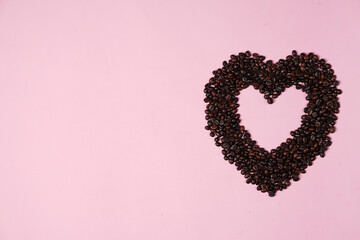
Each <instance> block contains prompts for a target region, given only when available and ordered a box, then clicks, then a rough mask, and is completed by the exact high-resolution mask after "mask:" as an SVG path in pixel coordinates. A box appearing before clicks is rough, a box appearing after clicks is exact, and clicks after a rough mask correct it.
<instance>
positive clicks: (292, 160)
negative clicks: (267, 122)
mask: <svg viewBox="0 0 360 240" xmlns="http://www.w3.org/2000/svg"><path fill="white" fill-rule="evenodd" d="M213 75H214V76H213V77H211V78H210V80H209V82H208V83H207V84H206V85H205V89H204V92H205V95H206V97H205V99H204V101H205V102H206V103H207V106H206V110H205V113H206V116H205V119H206V120H207V126H205V129H206V130H209V131H210V136H211V137H214V140H215V145H216V146H218V147H222V149H223V150H222V154H223V155H224V159H225V160H226V161H228V162H229V163H230V164H234V165H235V166H236V169H237V170H238V171H240V173H241V174H242V175H244V177H245V179H246V183H248V184H250V183H251V184H254V185H257V188H256V189H257V190H259V191H261V192H267V193H268V194H269V196H271V197H273V196H275V193H276V192H277V191H282V190H284V189H287V188H288V187H289V186H290V184H291V180H293V181H299V180H300V178H299V176H300V174H304V173H306V168H307V167H308V166H311V165H312V163H313V161H314V160H315V159H316V157H317V156H319V155H320V157H325V151H326V150H327V149H328V148H329V147H330V146H331V144H332V141H331V139H330V137H329V134H330V133H334V132H335V123H336V120H337V116H336V114H338V113H339V108H340V103H339V101H338V100H339V99H338V95H339V94H341V93H342V91H341V90H340V89H338V88H337V86H338V85H339V81H338V80H337V76H336V75H335V74H334V70H333V69H332V67H331V65H330V64H329V63H327V62H326V61H325V59H320V58H319V56H318V55H316V54H314V53H308V54H306V53H301V54H298V53H297V52H296V51H295V50H293V51H292V54H291V55H288V56H287V57H286V58H285V59H280V60H279V61H278V62H277V63H273V61H271V60H268V61H265V57H264V56H261V55H259V54H257V53H253V54H251V53H250V51H246V52H241V53H239V54H238V55H231V56H230V60H229V61H224V62H223V66H222V67H221V68H219V69H217V70H215V71H213ZM249 86H252V87H254V88H255V89H256V90H258V91H259V93H260V94H263V96H264V98H265V99H266V100H267V102H268V103H269V104H272V103H273V102H274V99H276V98H277V97H279V96H280V95H281V93H283V92H284V91H285V90H286V89H287V88H289V87H292V86H295V87H296V89H298V90H299V91H303V92H304V93H306V98H305V99H306V100H307V101H308V102H307V105H306V107H305V108H304V112H303V115H302V116H301V124H300V126H299V127H298V128H297V129H295V130H294V131H291V132H290V135H291V136H292V137H291V138H287V139H284V141H283V142H282V143H281V144H280V145H279V146H278V147H276V148H274V149H271V150H270V151H267V150H265V149H264V148H263V147H262V146H259V145H258V143H257V142H256V140H254V139H253V138H252V136H251V134H250V133H249V131H248V130H247V128H246V126H244V125H243V124H242V123H241V116H240V114H239V113H238V107H239V103H241V97H240V101H239V95H240V91H241V90H243V89H246V88H248V87H249Z"/></svg>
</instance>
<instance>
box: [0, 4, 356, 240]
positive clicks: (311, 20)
mask: <svg viewBox="0 0 360 240" xmlns="http://www.w3.org/2000/svg"><path fill="white" fill-rule="evenodd" d="M359 11H360V2H359V1H357V0H354V1H344V0H339V1H324V0H321V1H319V0H318V1H285V0H284V1H165V0H164V1H160V0H157V1H140V0H138V1H130V0H129V1H124V0H122V1H115V0H113V1H104V0H102V1H100V0H98V1H74V0H67V1H45V0H43V1H39V0H32V1H25V0H23V1H20V0H0V112H1V115H0V240H25V239H26V240H64V239H67V240H79V239H86V240H98V239H104V240H110V239H124V240H127V239H136V240H137V239H139V240H140V239H157V240H162V239H174V240H177V239H179V240H180V239H181V240H183V239H190V240H193V239H207V240H212V239H213V240H217V239H227V240H235V239H244V240H252V239H276V240H282V239H292V240H297V239H327V240H335V239H336V240H338V239H347V240H356V239H360V229H359V222H360V205H359V203H360V174H359V167H360V161H359V157H358V156H359V146H357V144H359V138H358V136H359V134H360V129H359V125H358V124H359V117H360V114H359V104H360V102H359V91H358V90H357V88H359V87H360V81H359V79H360V71H359V59H360V51H359V42H360V34H359V31H358V26H359V24H360V15H359ZM247 49H249V50H251V51H255V52H259V53H260V54H263V55H265V56H267V57H268V58H269V59H273V60H275V61H276V60H278V59H279V58H283V57H285V56H286V55H287V54H290V52H291V50H292V49H297V50H298V51H299V52H301V51H306V52H309V51H314V52H316V53H318V54H319V55H320V56H321V57H324V58H326V59H327V60H328V61H329V62H330V63H331V64H332V65H333V68H334V69H335V72H336V74H337V76H338V78H339V79H340V80H341V85H340V88H341V89H342V90H343V91H344V94H343V95H341V98H340V100H341V105H342V107H341V113H340V115H339V121H338V124H337V129H338V130H337V132H336V133H335V134H333V135H332V139H333V145H332V146H331V148H330V150H329V151H328V152H327V155H326V157H325V158H324V159H321V158H318V159H317V160H316V162H315V164H314V166H312V167H310V168H309V169H308V173H307V174H305V175H302V177H301V181H300V182H297V183H295V184H293V185H292V186H291V187H290V188H289V189H288V190H286V191H283V192H279V193H278V195H277V196H276V197H275V198H269V197H268V196H267V195H266V194H262V193H260V192H258V191H256V190H255V187H254V186H253V185H247V184H245V181H244V178H243V176H242V175H240V174H239V173H238V172H237V171H236V169H235V167H234V166H232V165H230V164H228V163H227V162H225V161H224V160H222V154H221V149H219V148H216V147H215V145H214V142H213V139H212V138H210V137H209V136H208V134H209V133H208V132H207V131H205V129H204V126H205V124H206V121H205V119H204V116H205V114H204V110H205V103H203V98H204V93H203V87H204V85H205V83H206V82H207V81H208V79H209V78H210V76H211V72H212V70H214V69H216V68H217V67H220V66H221V63H222V61H223V60H227V59H228V58H229V56H230V54H232V53H238V52H240V51H245V50H247ZM246 91H248V92H246V93H245V92H244V96H243V97H242V98H241V100H240V104H241V108H240V110H241V113H242V118H243V119H244V123H246V126H248V128H249V129H250V131H251V133H253V135H254V138H255V139H256V140H258V141H259V143H261V144H262V145H263V146H265V147H266V148H273V147H276V146H277V145H278V144H279V143H280V142H281V141H283V140H285V139H286V137H287V136H288V134H289V131H290V130H292V129H293V128H295V127H297V126H298V124H299V122H300V119H299V118H300V115H301V113H302V109H303V107H304V105H305V104H306V101H305V100H304V99H303V95H302V93H301V92H299V91H295V90H293V89H291V90H288V91H287V92H285V93H284V94H283V95H282V96H281V97H280V98H279V99H278V101H277V102H276V103H275V104H274V105H272V106H269V105H268V104H266V103H265V101H264V99H263V98H262V96H261V95H260V94H259V93H257V92H255V91H253V90H250V89H249V90H246ZM277 113H278V114H279V115H278V116H277ZM265 126H270V127H273V128H274V129H272V130H268V131H263V130H264V129H265Z"/></svg>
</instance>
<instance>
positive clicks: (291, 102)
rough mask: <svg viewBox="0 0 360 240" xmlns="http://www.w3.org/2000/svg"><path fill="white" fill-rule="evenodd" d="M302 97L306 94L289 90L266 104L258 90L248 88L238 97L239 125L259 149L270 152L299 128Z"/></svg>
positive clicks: (302, 107)
mask: <svg viewBox="0 0 360 240" xmlns="http://www.w3.org/2000/svg"><path fill="white" fill-rule="evenodd" d="M305 97H306V94H305V93H303V92H301V91H298V90H296V88H295V86H292V87H290V88H288V89H287V90H286V91H285V92H284V93H282V94H281V96H280V97H279V98H278V99H276V102H274V104H268V103H267V101H266V100H264V97H263V96H262V94H259V91H258V90H255V89H254V88H253V87H248V88H246V89H244V90H243V91H241V94H240V95H239V98H240V101H241V104H240V106H239V110H238V111H239V112H240V113H241V124H242V125H244V126H246V128H247V130H248V131H249V133H250V134H251V136H252V137H253V138H254V139H256V140H257V143H258V144H259V145H260V146H262V147H263V148H265V149H266V150H268V151H270V150H271V149H273V148H276V147H277V146H278V145H280V144H281V143H282V142H283V141H284V139H287V138H290V137H291V135H290V131H292V130H295V129H296V128H297V127H298V126H299V125H300V124H301V115H302V114H303V112H304V108H305V107H306V100H305Z"/></svg>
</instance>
